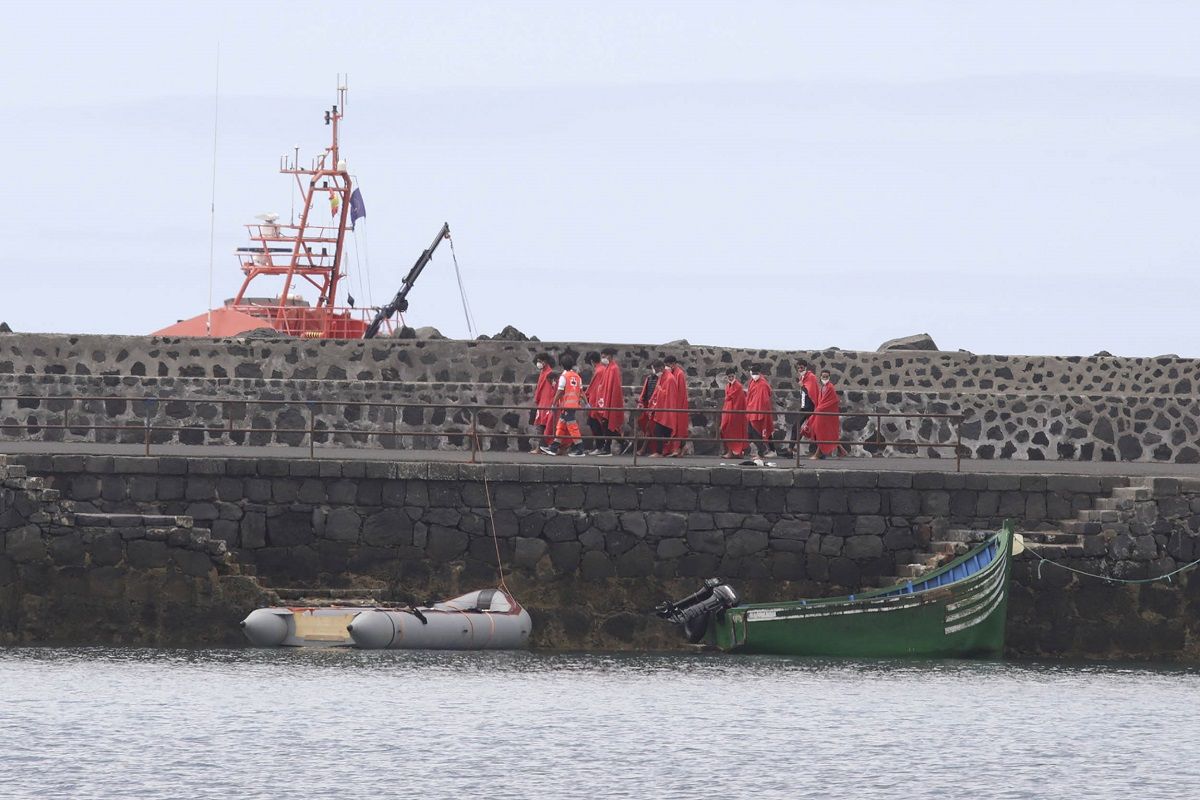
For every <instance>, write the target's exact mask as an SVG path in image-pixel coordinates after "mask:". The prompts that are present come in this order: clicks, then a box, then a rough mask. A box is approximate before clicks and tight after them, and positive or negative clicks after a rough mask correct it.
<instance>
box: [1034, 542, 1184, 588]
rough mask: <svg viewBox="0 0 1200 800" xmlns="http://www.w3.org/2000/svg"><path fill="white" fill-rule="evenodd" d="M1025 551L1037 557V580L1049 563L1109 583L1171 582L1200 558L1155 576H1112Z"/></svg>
mask: <svg viewBox="0 0 1200 800" xmlns="http://www.w3.org/2000/svg"><path fill="white" fill-rule="evenodd" d="M1025 552H1026V553H1029V554H1030V555H1032V556H1035V557H1036V558H1037V559H1039V560H1038V568H1037V576H1038V580H1041V579H1042V566H1043V565H1045V564H1050V565H1051V566H1055V567H1058V568H1059V569H1065V570H1066V571H1067V572H1074V573H1075V574H1076V575H1085V576H1087V577H1089V578H1099V579H1100V580H1102V581H1108V582H1109V583H1155V582H1157V581H1163V580H1165V581H1166V582H1167V583H1171V576H1172V575H1179V574H1181V573H1184V572H1187V571H1188V570H1189V569H1192V568H1194V567H1196V566H1197V565H1200V558H1198V559H1196V560H1195V561H1193V562H1191V563H1190V564H1184V565H1183V566H1182V567H1179V568H1178V569H1175V570H1172V571H1171V572H1168V573H1167V574H1166V575H1159V576H1158V577H1156V578H1114V577H1112V576H1111V575H1099V574H1097V573H1095V572H1087V571H1086V570H1082V569H1076V568H1075V567H1068V566H1067V565H1066V564H1060V563H1059V562H1057V561H1054V560H1052V559H1049V558H1046V557H1045V556H1043V555H1042V554H1041V553H1039V552H1037V551H1036V550H1033V549H1032V548H1026V550H1025Z"/></svg>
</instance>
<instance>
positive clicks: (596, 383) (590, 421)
mask: <svg viewBox="0 0 1200 800" xmlns="http://www.w3.org/2000/svg"><path fill="white" fill-rule="evenodd" d="M583 360H584V363H586V364H587V365H588V367H590V368H591V370H592V379H591V380H590V381H588V387H587V392H586V397H587V404H588V408H590V409H592V410H591V411H588V415H587V426H588V430H590V431H591V432H592V435H591V436H589V437H588V438H587V440H586V441H584V449H585V450H586V451H587V454H588V455H589V456H590V455H596V454H598V453H599V451H600V446H601V442H602V441H603V439H604V425H603V424H602V422H601V418H600V416H599V414H598V413H597V412H596V410H595V409H596V406H597V405H598V404H599V403H600V402H602V400H601V396H602V395H603V393H604V381H605V377H604V375H605V373H606V372H607V371H608V364H607V363H602V362H601V358H600V354H599V353H597V352H596V351H595V350H592V351H591V352H589V353H588V354H587V355H586V356H584V357H583Z"/></svg>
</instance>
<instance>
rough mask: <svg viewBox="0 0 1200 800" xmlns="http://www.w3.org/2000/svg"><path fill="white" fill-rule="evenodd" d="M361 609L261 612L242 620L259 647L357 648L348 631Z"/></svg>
mask: <svg viewBox="0 0 1200 800" xmlns="http://www.w3.org/2000/svg"><path fill="white" fill-rule="evenodd" d="M362 610H363V609H361V608H345V607H336V606H335V607H329V608H259V609H256V610H254V611H251V612H250V615H249V616H248V617H246V618H245V619H244V620H242V632H243V633H245V634H246V638H247V639H249V640H250V644H252V645H254V646H255V647H353V646H354V640H353V639H351V638H350V633H349V632H348V631H347V630H346V628H347V626H348V625H350V623H351V621H352V620H353V619H354V618H355V617H356V616H358V615H359V613H360V612H361V611H362Z"/></svg>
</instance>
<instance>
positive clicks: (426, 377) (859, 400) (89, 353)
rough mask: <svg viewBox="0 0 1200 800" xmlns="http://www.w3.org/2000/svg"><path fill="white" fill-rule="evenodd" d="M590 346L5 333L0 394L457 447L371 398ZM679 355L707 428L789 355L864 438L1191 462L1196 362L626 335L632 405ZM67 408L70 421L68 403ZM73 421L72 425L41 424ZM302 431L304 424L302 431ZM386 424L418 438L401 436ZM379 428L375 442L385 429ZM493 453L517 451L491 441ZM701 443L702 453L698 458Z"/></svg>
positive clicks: (207, 422)
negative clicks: (728, 390) (811, 373)
mask: <svg viewBox="0 0 1200 800" xmlns="http://www.w3.org/2000/svg"><path fill="white" fill-rule="evenodd" d="M600 347H601V345H599V344H563V343H558V344H551V343H537V342H497V341H483V342H462V341H452V340H439V341H411V340H373V341H369V342H363V341H298V340H268V341H262V340H255V341H245V340H180V339H158V338H152V337H103V336H72V337H66V336H53V335H33V334H21V335H18V334H5V335H2V336H0V395H13V396H16V395H26V396H29V395H57V396H64V397H72V396H76V397H78V396H88V395H95V396H110V395H114V394H123V395H133V396H140V395H150V394H153V395H156V396H159V397H162V398H164V399H166V398H170V399H173V400H180V401H184V402H176V403H174V404H168V403H166V402H161V403H160V404H159V405H158V406H157V407H156V408H155V409H154V410H153V414H152V417H153V419H155V420H156V421H161V422H164V423H167V424H171V425H178V424H184V425H187V426H190V427H191V428H192V430H191V431H190V432H185V433H183V434H171V435H168V434H161V435H159V438H160V439H161V440H162V441H183V442H188V443H199V442H201V441H228V440H229V437H227V436H224V435H223V434H221V433H219V432H218V430H217V429H219V428H220V427H221V426H222V425H227V424H228V422H227V421H226V417H227V416H233V417H234V418H235V419H236V420H237V421H238V424H239V425H243V426H244V424H245V422H250V423H252V424H253V425H254V426H255V427H264V428H268V427H269V428H284V429H286V428H295V427H306V425H305V424H304V422H305V420H306V419H307V415H308V413H309V407H308V405H307V403H305V405H304V407H303V408H302V407H300V406H294V407H290V408H281V407H266V406H264V407H257V408H255V407H236V408H234V409H233V410H232V411H231V412H226V411H225V410H224V409H221V408H219V407H216V406H215V405H213V404H211V403H204V402H203V400H205V399H221V398H228V399H236V400H247V401H253V400H291V401H297V402H303V401H313V403H314V405H313V406H312V408H311V413H313V414H314V415H315V416H316V420H317V427H318V429H320V430H324V431H328V433H326V434H322V437H321V438H319V439H318V441H330V442H336V443H339V444H344V445H360V446H374V447H389V446H400V447H458V446H462V444H463V441H464V439H463V435H462V434H463V433H465V432H466V431H467V430H468V429H469V427H470V426H469V419H470V415H469V414H468V413H467V412H465V411H452V412H449V413H447V412H445V411H440V410H435V409H419V408H407V409H405V410H404V411H402V412H397V413H393V411H392V410H391V409H389V408H378V407H375V408H373V407H371V406H369V405H365V404H368V403H407V404H412V403H423V402H428V403H451V404H457V405H472V404H475V405H478V404H488V405H506V406H521V405H526V404H528V403H529V401H530V398H531V395H532V381H533V374H532V373H533V370H532V364H531V362H532V360H533V355H534V353H536V352H537V351H538V350H541V349H545V350H548V351H550V352H552V353H555V354H560V353H562V352H567V351H570V352H574V353H581V352H586V351H588V350H593V349H599V348H600ZM666 353H672V354H674V355H676V356H678V357H679V358H680V359H681V361H682V363H683V364H684V365H685V366H686V369H687V372H688V374H689V376H690V378H689V379H690V386H691V396H692V404H693V407H695V408H696V409H697V412H696V413H694V414H693V417H692V424H693V431H694V433H696V434H697V435H700V434H711V433H712V427H713V422H714V420H713V417H714V415H713V414H711V413H707V414H706V413H704V411H703V409H704V408H705V407H707V408H709V409H713V408H716V407H718V406H719V405H720V402H721V398H722V381H723V378H722V375H723V372H724V370H725V368H726V367H728V366H730V365H735V366H738V367H740V368H742V369H746V368H747V367H748V366H749V365H750V364H751V363H754V362H765V363H767V364H770V365H772V366H771V374H772V380H773V382H774V384H775V389H776V397H777V402H778V404H779V405H780V407H781V408H784V409H789V408H794V407H795V392H794V390H793V386H794V383H793V380H792V360H793V359H794V358H796V357H800V356H805V357H808V358H809V359H810V360H811V361H813V362H814V363H815V364H817V365H819V366H821V367H826V368H828V369H830V370H832V371H833V373H834V376H835V380H836V382H837V383H838V384H839V386H840V387H841V388H842V391H843V408H844V409H846V410H847V412H848V413H847V415H846V416H845V418H844V426H843V431H844V434H845V435H846V436H847V437H848V438H854V439H858V440H861V441H864V442H871V441H872V440H877V439H879V438H880V437H881V436H882V438H883V439H885V440H887V441H899V442H906V443H912V442H937V443H942V444H946V443H951V442H954V441H955V431H954V429H953V425H952V424H951V423H949V422H947V421H944V420H915V419H890V420H889V419H887V418H877V417H875V416H874V415H876V414H885V413H929V414H961V415H963V417H964V422H963V425H962V431H961V433H962V441H963V445H964V455H966V456H969V457H972V458H981V459H990V458H1017V459H1029V460H1056V459H1066V460H1084V461H1100V460H1109V461H1116V460H1128V461H1164V462H1180V463H1197V462H1200V402H1197V388H1198V387H1200V383H1198V381H1200V361H1196V360H1189V359H1179V358H1174V357H1161V358H1115V357H1094V358H1078V357H1068V358H1063V357H1051V356H986V355H984V356H977V355H973V354H970V353H946V352H918V351H909V352H906V351H890V352H881V353H865V352H850V351H842V350H825V351H819V352H818V351H803V352H802V351H796V352H781V351H767V350H759V351H755V350H744V349H727V348H716V347H702V346H693V345H681V346H648V345H625V346H623V347H622V348H621V355H620V361H621V363H622V365H623V368H624V376H625V382H626V384H627V392H626V397H627V400H628V402H629V403H630V404H632V403H633V401H634V397H635V390H636V387H640V385H641V379H642V369H643V367H644V365H645V364H646V363H647V362H648V361H649V360H650V359H652V358H655V357H658V356H661V355H663V354H666ZM65 411H73V412H75V416H72V417H71V418H70V419H67V418H66V417H64V416H63V412H65ZM144 412H145V409H144V408H142V407H140V406H137V404H132V403H125V404H122V403H91V404H88V405H87V406H76V407H69V406H68V405H67V404H66V403H65V402H50V403H47V402H42V403H39V402H36V401H34V400H28V399H27V400H0V424H2V425H5V426H9V427H6V428H5V429H4V430H3V431H0V436H8V437H11V438H28V437H30V436H33V437H34V438H53V437H58V436H61V437H62V438H65V439H68V440H81V439H82V440H100V441H104V440H105V439H104V437H105V436H112V437H117V436H118V434H117V433H111V434H105V433H103V432H100V433H98V432H95V431H91V430H86V429H85V426H86V425H88V424H93V423H100V422H115V423H116V424H124V423H135V424H136V423H141V422H142V421H143V420H144ZM64 420H66V424H69V423H70V422H77V423H78V424H79V428H78V429H76V430H70V431H63V432H54V431H51V430H47V431H43V430H42V429H41V426H43V425H47V424H64ZM298 423H299V424H298ZM393 425H395V428H396V430H403V431H406V432H407V433H408V434H409V435H411V436H412V437H413V438H408V439H405V438H395V437H392V436H391V435H390V434H391V433H392V431H393ZM479 428H480V430H481V431H482V432H484V433H485V434H486V433H524V432H525V431H526V416H525V415H524V414H521V413H518V412H517V411H506V410H491V411H484V412H481V413H480V415H479ZM379 434H383V435H379ZM296 438H297V437H296V436H294V435H290V434H271V433H268V434H263V435H260V436H259V439H261V440H263V441H264V443H268V442H269V443H279V444H289V443H293V444H294V443H296V441H295V440H296ZM485 446H486V447H488V448H489V449H499V450H502V449H505V448H506V446H508V447H515V444H509V443H506V442H504V441H503V440H500V439H496V440H490V439H489V440H488V442H487V443H486V445H485ZM710 450H711V448H710V447H708V446H698V451H699V452H709V451H710ZM866 451H867V452H884V453H885V454H891V453H895V452H904V453H914V452H919V453H921V454H922V455H941V456H947V457H948V456H951V455H952V452H953V451H952V450H951V449H949V448H944V449H936V450H935V449H927V448H922V447H916V446H915V445H912V444H907V445H904V446H901V447H895V448H887V449H881V448H879V447H875V446H868V447H867V448H866Z"/></svg>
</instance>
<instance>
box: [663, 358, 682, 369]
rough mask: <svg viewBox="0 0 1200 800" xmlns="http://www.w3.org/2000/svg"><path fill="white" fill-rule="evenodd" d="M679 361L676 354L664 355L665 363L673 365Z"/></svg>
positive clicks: (669, 365)
mask: <svg viewBox="0 0 1200 800" xmlns="http://www.w3.org/2000/svg"><path fill="white" fill-rule="evenodd" d="M678 363H679V359H678V358H676V357H675V356H663V364H665V365H666V366H668V367H673V366H675V365H676V364H678Z"/></svg>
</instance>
